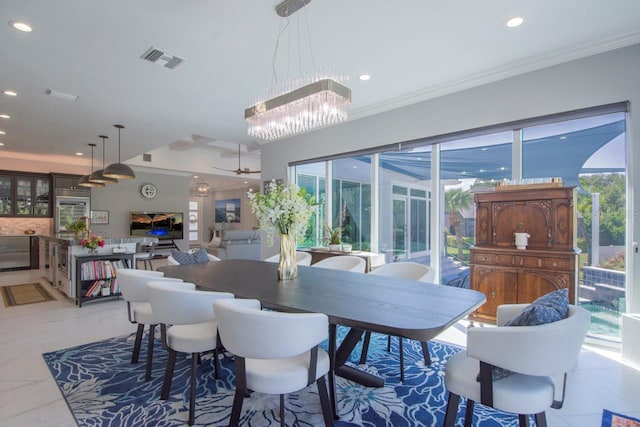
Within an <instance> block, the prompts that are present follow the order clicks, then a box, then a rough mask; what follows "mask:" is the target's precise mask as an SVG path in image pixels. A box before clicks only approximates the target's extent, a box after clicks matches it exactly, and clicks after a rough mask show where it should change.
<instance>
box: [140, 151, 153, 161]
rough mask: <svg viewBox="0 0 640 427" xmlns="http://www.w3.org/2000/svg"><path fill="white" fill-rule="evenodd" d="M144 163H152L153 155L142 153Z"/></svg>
mask: <svg viewBox="0 0 640 427" xmlns="http://www.w3.org/2000/svg"><path fill="white" fill-rule="evenodd" d="M142 161H143V162H150V161H151V154H148V153H142Z"/></svg>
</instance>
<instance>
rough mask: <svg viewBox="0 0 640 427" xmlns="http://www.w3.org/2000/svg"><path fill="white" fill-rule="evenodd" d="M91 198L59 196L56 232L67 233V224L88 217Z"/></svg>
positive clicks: (56, 211) (57, 200)
mask: <svg viewBox="0 0 640 427" xmlns="http://www.w3.org/2000/svg"><path fill="white" fill-rule="evenodd" d="M90 203H91V198H90V197H88V196H57V197H56V210H55V232H56V233H64V232H67V231H68V230H67V227H66V226H67V224H68V223H70V222H75V221H78V220H79V219H80V218H81V217H88V216H89V210H90Z"/></svg>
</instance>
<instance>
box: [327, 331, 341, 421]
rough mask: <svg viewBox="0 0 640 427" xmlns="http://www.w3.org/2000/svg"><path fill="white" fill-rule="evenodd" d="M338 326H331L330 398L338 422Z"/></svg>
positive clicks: (334, 416) (334, 417)
mask: <svg viewBox="0 0 640 427" xmlns="http://www.w3.org/2000/svg"><path fill="white" fill-rule="evenodd" d="M335 369H336V325H329V397H330V398H331V410H332V411H333V419H334V420H338V419H340V417H338V411H337V409H336V408H337V401H336V376H335Z"/></svg>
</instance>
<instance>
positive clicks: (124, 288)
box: [117, 268, 195, 381]
mask: <svg viewBox="0 0 640 427" xmlns="http://www.w3.org/2000/svg"><path fill="white" fill-rule="evenodd" d="M151 280H156V281H167V282H172V283H174V284H176V286H181V287H189V286H193V285H185V284H184V283H183V281H182V279H175V278H170V277H164V273H163V272H161V271H150V270H137V269H129V268H120V269H118V277H117V281H118V286H119V287H120V292H121V293H122V298H123V299H124V300H125V301H126V303H127V316H128V317H129V322H131V323H134V324H137V325H138V328H137V330H136V338H135V341H134V343H133V353H132V355H131V363H138V357H139V355H140V347H141V344H142V337H143V335H144V327H145V325H149V333H148V344H147V359H146V371H145V378H144V379H145V381H149V380H150V379H151V364H152V362H153V341H154V337H155V330H156V329H155V328H156V325H158V323H159V322H158V321H157V319H156V317H155V316H154V315H153V310H152V309H151V304H150V303H149V298H148V297H147V291H146V285H147V282H149V281H151ZM193 288H195V286H193Z"/></svg>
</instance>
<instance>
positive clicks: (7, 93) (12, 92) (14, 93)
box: [2, 90, 18, 96]
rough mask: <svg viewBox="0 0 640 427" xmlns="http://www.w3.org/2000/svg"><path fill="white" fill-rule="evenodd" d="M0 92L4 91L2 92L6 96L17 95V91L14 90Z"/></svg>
mask: <svg viewBox="0 0 640 427" xmlns="http://www.w3.org/2000/svg"><path fill="white" fill-rule="evenodd" d="M2 93H4V94H5V95H7V96H18V93H17V92H14V91H12V90H5V91H3V92H2Z"/></svg>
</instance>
